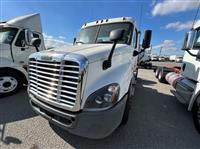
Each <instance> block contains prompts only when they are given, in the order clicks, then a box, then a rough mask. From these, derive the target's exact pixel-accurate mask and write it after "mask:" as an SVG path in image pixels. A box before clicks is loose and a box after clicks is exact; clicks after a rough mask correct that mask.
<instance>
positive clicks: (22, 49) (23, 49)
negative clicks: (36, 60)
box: [21, 47, 29, 51]
mask: <svg viewBox="0 0 200 149" xmlns="http://www.w3.org/2000/svg"><path fill="white" fill-rule="evenodd" d="M28 48H29V47H26V48H25V47H23V48H21V51H25V50H26V49H28Z"/></svg>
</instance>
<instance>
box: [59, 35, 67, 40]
mask: <svg viewBox="0 0 200 149" xmlns="http://www.w3.org/2000/svg"><path fill="white" fill-rule="evenodd" d="M58 38H59V39H63V40H64V39H66V38H65V37H64V36H58Z"/></svg>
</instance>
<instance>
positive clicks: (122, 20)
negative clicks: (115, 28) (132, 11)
mask: <svg viewBox="0 0 200 149" xmlns="http://www.w3.org/2000/svg"><path fill="white" fill-rule="evenodd" d="M119 22H129V23H131V24H133V25H135V26H136V22H135V21H134V20H133V18H131V17H119V18H111V19H102V20H97V21H93V22H89V23H85V24H84V25H83V26H82V27H81V29H84V28H87V27H90V26H96V25H101V24H109V23H119Z"/></svg>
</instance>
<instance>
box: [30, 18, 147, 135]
mask: <svg viewBox="0 0 200 149" xmlns="http://www.w3.org/2000/svg"><path fill="white" fill-rule="evenodd" d="M139 39H140V32H139V30H138V28H137V26H136V22H135V21H134V20H133V19H132V18H130V17H122V18H114V19H105V20H98V21H95V22H91V23H86V24H84V25H83V26H82V28H81V30H80V34H79V36H78V37H77V38H76V39H75V40H74V46H71V47H62V48H57V49H51V50H46V51H42V52H38V53H34V54H32V55H31V56H30V57H29V68H28V69H29V87H28V94H29V97H30V104H31V106H32V108H33V110H34V111H35V112H36V113H38V114H40V115H41V116H43V117H44V118H46V119H48V120H49V122H50V123H51V124H52V123H53V124H54V125H56V126H58V127H60V128H64V129H66V130H67V131H69V132H71V133H73V134H76V135H79V136H84V137H88V138H103V137H106V136H108V135H109V134H111V133H112V132H113V131H114V130H115V129H116V128H117V127H118V126H119V125H120V124H126V122H127V121H128V115H129V109H130V101H131V100H133V99H132V96H133V93H134V88H135V86H134V85H135V83H136V78H137V75H136V74H137V56H138V54H140V51H139V44H140V43H139V42H140V41H139ZM150 40H151V30H147V31H146V32H145V36H144V40H143V44H142V47H143V50H144V49H146V48H149V46H150Z"/></svg>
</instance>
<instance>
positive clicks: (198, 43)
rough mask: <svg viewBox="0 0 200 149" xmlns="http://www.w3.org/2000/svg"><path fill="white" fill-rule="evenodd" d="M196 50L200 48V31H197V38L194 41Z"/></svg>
mask: <svg viewBox="0 0 200 149" xmlns="http://www.w3.org/2000/svg"><path fill="white" fill-rule="evenodd" d="M193 48H194V49H197V48H200V29H199V30H198V31H197V36H196V38H195V40H194V46H193Z"/></svg>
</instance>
